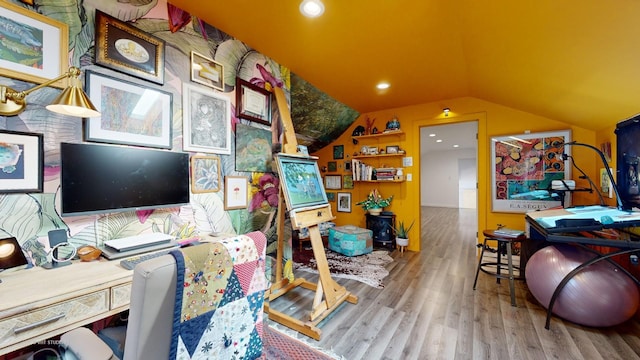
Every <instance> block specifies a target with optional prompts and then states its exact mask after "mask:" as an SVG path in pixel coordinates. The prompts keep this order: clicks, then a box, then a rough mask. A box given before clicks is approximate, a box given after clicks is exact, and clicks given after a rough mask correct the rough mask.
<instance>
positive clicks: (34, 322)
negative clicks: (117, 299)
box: [0, 289, 109, 347]
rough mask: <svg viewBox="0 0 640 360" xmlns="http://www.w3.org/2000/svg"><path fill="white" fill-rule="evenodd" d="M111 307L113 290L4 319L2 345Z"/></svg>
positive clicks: (93, 314) (82, 318) (101, 291)
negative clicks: (110, 295)
mask: <svg viewBox="0 0 640 360" xmlns="http://www.w3.org/2000/svg"><path fill="white" fill-rule="evenodd" d="M108 310H109V290H108V289H105V290H100V291H98V292H95V293H92V294H88V295H85V296H81V297H78V298H75V299H70V300H67V301H63V302H60V303H57V304H54V305H51V306H47V307H44V308H42V309H37V310H33V311H29V312H26V313H23V314H20V315H17V316H13V317H9V318H6V319H3V320H2V321H0V347H3V346H5V345H7V344H12V343H15V342H18V341H23V340H26V339H29V338H31V337H34V336H38V335H40V334H43V333H46V332H48V331H52V330H54V329H57V328H60V327H63V326H65V325H68V324H72V323H75V322H78V321H82V320H84V319H88V318H90V317H92V316H96V315H98V314H101V313H104V312H106V311H108Z"/></svg>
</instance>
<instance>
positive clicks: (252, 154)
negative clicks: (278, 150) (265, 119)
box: [235, 124, 273, 172]
mask: <svg viewBox="0 0 640 360" xmlns="http://www.w3.org/2000/svg"><path fill="white" fill-rule="evenodd" d="M271 143H272V140H271V131H269V130H265V129H260V128H257V127H254V126H249V125H244V124H236V151H235V154H236V171H253V172H270V171H273V168H272V159H273V155H272V149H271Z"/></svg>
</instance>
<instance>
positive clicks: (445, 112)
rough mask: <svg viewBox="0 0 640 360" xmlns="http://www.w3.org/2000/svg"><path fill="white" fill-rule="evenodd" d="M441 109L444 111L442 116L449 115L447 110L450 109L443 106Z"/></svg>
mask: <svg viewBox="0 0 640 360" xmlns="http://www.w3.org/2000/svg"><path fill="white" fill-rule="evenodd" d="M442 111H444V116H449V111H451V109H449V108H444V109H442Z"/></svg>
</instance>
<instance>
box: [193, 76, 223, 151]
mask: <svg viewBox="0 0 640 360" xmlns="http://www.w3.org/2000/svg"><path fill="white" fill-rule="evenodd" d="M182 141H183V145H182V146H183V149H184V150H187V151H194V152H206V153H217V154H231V101H230V100H229V98H228V97H227V96H224V95H222V94H219V93H216V92H213V91H211V90H206V89H204V88H202V87H198V86H193V85H189V84H187V83H183V84H182Z"/></svg>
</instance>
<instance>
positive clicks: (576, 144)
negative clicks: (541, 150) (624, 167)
mask: <svg viewBox="0 0 640 360" xmlns="http://www.w3.org/2000/svg"><path fill="white" fill-rule="evenodd" d="M563 145H564V146H567V145H568V146H574V145H575V146H584V147H587V148H589V149H592V150H593V151H595V152H596V153H597V154H598V155H600V159H601V160H602V163H603V164H604V169H605V170H606V172H607V176H608V177H609V181H611V186H612V187H613V192H614V193H615V194H616V203H617V204H618V210H623V208H622V198H620V193H619V192H618V186H617V185H616V181H615V179H614V178H613V174H612V173H611V168H609V163H608V162H607V157H606V156H605V155H604V153H603V152H602V151H601V150H600V149H598V148H597V147H595V146H593V145H589V144H584V143H579V142H577V141H571V142H568V143H564V144H563Z"/></svg>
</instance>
